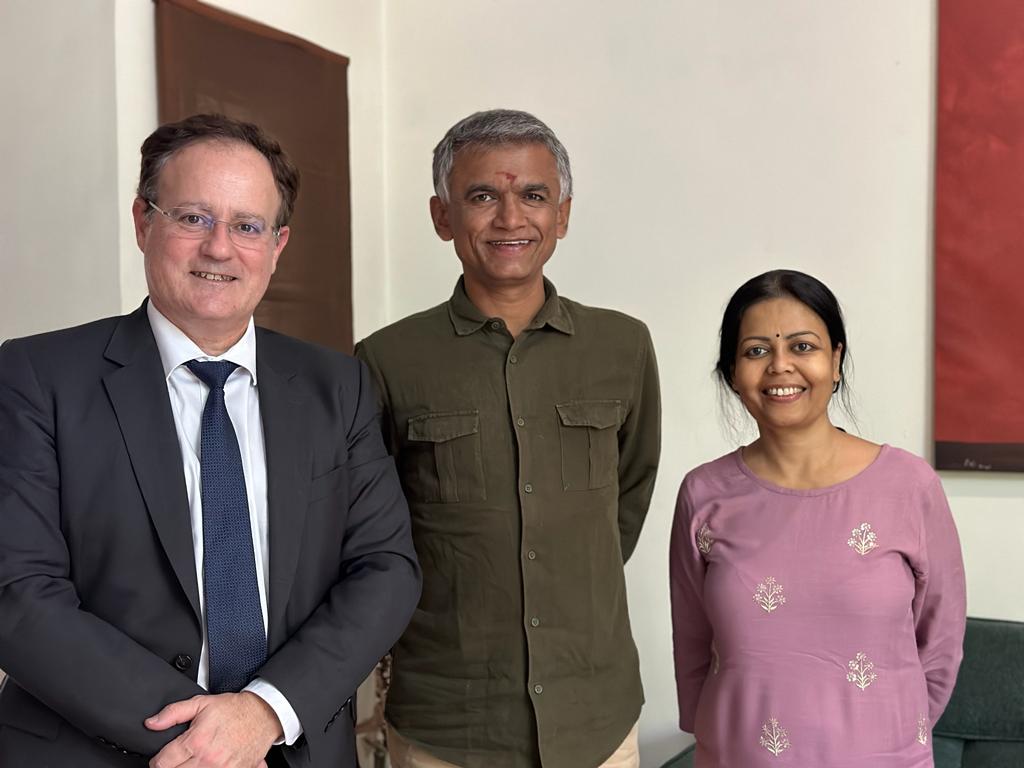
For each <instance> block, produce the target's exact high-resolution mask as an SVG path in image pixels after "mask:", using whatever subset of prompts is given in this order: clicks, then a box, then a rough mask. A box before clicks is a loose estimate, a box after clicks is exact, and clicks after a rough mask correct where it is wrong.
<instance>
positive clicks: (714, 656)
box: [711, 640, 720, 675]
mask: <svg viewBox="0 0 1024 768" xmlns="http://www.w3.org/2000/svg"><path fill="white" fill-rule="evenodd" d="M719 663H720V659H719V657H718V649H717V648H716V647H715V641H714V640H712V641H711V674H712V675H717V674H718V666H719Z"/></svg>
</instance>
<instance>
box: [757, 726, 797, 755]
mask: <svg viewBox="0 0 1024 768" xmlns="http://www.w3.org/2000/svg"><path fill="white" fill-rule="evenodd" d="M760 741H761V746H762V747H764V748H765V749H767V750H768V751H769V752H771V753H772V754H773V755H775V756H776V757H778V756H779V755H780V754H782V751H783V750H786V749H789V746H790V745H789V734H788V733H786V729H785V728H782V727H781V726H780V725H779V721H778V720H776V719H775V718H774V717H772V718H769V719H768V722H767V723H765V724H764V725H762V726H761V740H760Z"/></svg>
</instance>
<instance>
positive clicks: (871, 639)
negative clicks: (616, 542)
mask: <svg viewBox="0 0 1024 768" xmlns="http://www.w3.org/2000/svg"><path fill="white" fill-rule="evenodd" d="M669 557H670V571H671V592H672V622H673V628H674V632H673V640H674V646H675V666H676V684H677V687H678V692H679V725H680V727H681V728H682V729H683V730H684V731H690V732H692V733H694V734H695V735H696V737H697V754H696V757H697V766H698V768H758V767H759V766H799V767H800V768H867V767H870V768H931V766H932V765H933V762H932V747H931V728H932V726H933V725H934V724H935V721H936V720H937V719H938V717H939V715H940V714H941V713H942V710H943V708H944V707H945V706H946V702H947V701H948V700H949V696H950V693H951V692H952V689H953V683H954V682H955V681H956V673H957V668H958V667H959V665H960V658H961V655H962V644H963V635H964V615H965V590H964V571H963V562H962V560H961V556H960V542H959V539H958V538H957V533H956V527H955V525H954V523H953V518H952V515H951V514H950V511H949V506H948V505H947V503H946V497H945V495H944V494H943V492H942V486H941V484H940V482H939V479H938V477H937V476H936V475H935V473H934V472H933V471H932V469H931V467H929V466H928V465H927V464H926V463H925V462H924V461H922V460H921V459H919V458H917V457H916V456H914V455H912V454H910V453H907V452H906V451H902V450H900V449H898V448H892V447H890V446H882V449H881V452H880V453H879V455H878V457H877V458H876V459H875V461H874V462H873V463H872V464H871V465H869V466H868V467H867V468H866V469H864V470H863V471H862V472H860V473H859V474H858V475H856V476H855V477H853V478H851V479H850V480H847V481H846V482H843V483H839V484H838V485H833V486H829V487H827V488H816V489H811V490H794V489H789V488H782V487H780V486H776V485H773V484H772V483H769V482H767V481H765V480H761V479H760V478H758V477H756V476H755V475H754V474H753V472H751V471H750V469H749V468H748V467H747V466H746V464H744V462H743V459H742V457H741V456H740V452H739V451H736V452H734V453H730V454H728V455H726V456H723V457H721V458H720V459H717V460H715V461H712V462H710V463H708V464H704V465H703V466H700V467H698V468H697V469H695V470H693V471H692V472H690V473H689V474H688V475H687V476H686V478H685V479H684V480H683V484H682V487H681V488H680V490H679V500H678V504H677V507H676V515H675V522H674V524H673V529H672V543H671V550H670V556H669Z"/></svg>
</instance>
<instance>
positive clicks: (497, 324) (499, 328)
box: [491, 320, 501, 331]
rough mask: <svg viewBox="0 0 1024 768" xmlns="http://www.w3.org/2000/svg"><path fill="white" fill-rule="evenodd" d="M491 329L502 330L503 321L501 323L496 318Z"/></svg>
mask: <svg viewBox="0 0 1024 768" xmlns="http://www.w3.org/2000/svg"><path fill="white" fill-rule="evenodd" d="M491 329H492V330H495V331H500V330H501V323H499V322H498V321H497V320H495V321H494V322H492V323H491Z"/></svg>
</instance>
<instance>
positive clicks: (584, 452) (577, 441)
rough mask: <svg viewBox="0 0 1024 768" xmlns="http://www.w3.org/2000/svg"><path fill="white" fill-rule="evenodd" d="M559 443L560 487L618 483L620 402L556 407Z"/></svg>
mask: <svg viewBox="0 0 1024 768" xmlns="http://www.w3.org/2000/svg"><path fill="white" fill-rule="evenodd" d="M555 408H556V409H557V410H558V420H559V424H558V434H559V438H560V439H561V442H562V487H563V488H564V489H565V490H567V491H587V490H593V489H595V488H605V487H607V486H609V485H612V484H613V483H615V482H616V481H617V480H618V476H619V441H618V433H619V430H618V427H619V425H620V424H621V423H622V419H623V416H624V413H623V411H624V408H623V406H622V401H621V400H574V401H573V402H571V403H562V404H561V405H556V406H555Z"/></svg>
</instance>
